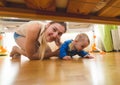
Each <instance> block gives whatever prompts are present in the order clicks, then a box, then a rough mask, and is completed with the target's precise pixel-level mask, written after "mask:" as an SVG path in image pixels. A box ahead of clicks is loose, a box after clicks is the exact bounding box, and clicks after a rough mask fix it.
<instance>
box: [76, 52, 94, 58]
mask: <svg viewBox="0 0 120 85" xmlns="http://www.w3.org/2000/svg"><path fill="white" fill-rule="evenodd" d="M78 55H79V56H81V57H83V58H94V57H93V56H92V55H90V54H89V53H88V52H86V51H84V50H82V51H80V52H79V54H78Z"/></svg>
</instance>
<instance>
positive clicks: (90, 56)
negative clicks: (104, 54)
mask: <svg viewBox="0 0 120 85" xmlns="http://www.w3.org/2000/svg"><path fill="white" fill-rule="evenodd" d="M84 58H90V59H91V58H94V56H92V55H90V54H87V55H85V56H84Z"/></svg>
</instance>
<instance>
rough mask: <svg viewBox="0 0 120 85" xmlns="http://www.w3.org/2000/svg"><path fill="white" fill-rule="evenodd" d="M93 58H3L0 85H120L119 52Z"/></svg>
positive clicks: (0, 61) (0, 60)
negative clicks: (32, 59)
mask: <svg viewBox="0 0 120 85" xmlns="http://www.w3.org/2000/svg"><path fill="white" fill-rule="evenodd" d="M94 55H95V58H94V59H79V60H70V61H64V60H60V59H58V60H43V61H40V60H37V61H29V60H28V59H27V58H25V57H24V56H22V57H21V58H18V59H14V60H12V59H11V58H10V57H8V56H0V85H119V84H120V81H119V80H120V66H119V65H120V62H119V61H120V52H112V53H106V54H105V55H100V54H99V53H95V54H94Z"/></svg>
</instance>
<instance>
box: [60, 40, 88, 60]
mask: <svg viewBox="0 0 120 85" xmlns="http://www.w3.org/2000/svg"><path fill="white" fill-rule="evenodd" d="M72 41H73V40H67V41H65V42H64V43H63V44H62V45H61V47H60V55H59V56H60V58H63V57H64V56H71V57H72V56H74V55H76V54H78V55H79V56H81V57H84V56H85V55H87V54H88V52H86V51H84V50H81V51H77V50H70V47H69V44H70V43H71V42H72Z"/></svg>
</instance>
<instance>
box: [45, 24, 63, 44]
mask: <svg viewBox="0 0 120 85" xmlns="http://www.w3.org/2000/svg"><path fill="white" fill-rule="evenodd" d="M64 32H65V28H64V26H62V25H60V24H59V23H53V24H48V25H47V26H46V31H45V36H46V41H47V42H52V41H56V40H58V39H60V37H61V35H62V34H63V33H64Z"/></svg>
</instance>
